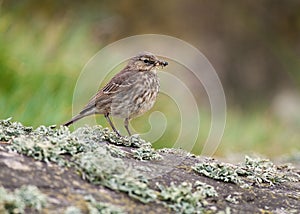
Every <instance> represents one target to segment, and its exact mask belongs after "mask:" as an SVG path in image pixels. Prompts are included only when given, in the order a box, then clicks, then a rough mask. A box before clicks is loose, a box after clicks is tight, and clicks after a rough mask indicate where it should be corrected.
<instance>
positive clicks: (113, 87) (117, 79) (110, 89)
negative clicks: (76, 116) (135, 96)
mask: <svg viewBox="0 0 300 214" xmlns="http://www.w3.org/2000/svg"><path fill="white" fill-rule="evenodd" d="M134 73H136V72H132V71H130V70H123V71H121V72H120V73H118V74H117V75H115V76H114V77H113V78H112V79H111V80H110V81H109V82H108V83H107V84H106V85H105V86H104V87H103V88H102V89H100V90H99V91H98V92H97V93H96V94H95V95H94V96H93V97H92V98H91V99H90V101H89V102H88V104H87V105H86V106H85V107H84V109H83V110H82V111H81V112H80V114H81V113H84V112H86V111H88V110H89V109H91V108H93V107H94V106H95V105H96V103H97V102H99V101H101V100H105V99H109V97H111V96H112V94H114V93H117V92H118V91H119V90H120V89H122V88H125V87H131V86H132V85H133V84H134V81H130V79H131V78H130V76H131V75H133V74H134Z"/></svg>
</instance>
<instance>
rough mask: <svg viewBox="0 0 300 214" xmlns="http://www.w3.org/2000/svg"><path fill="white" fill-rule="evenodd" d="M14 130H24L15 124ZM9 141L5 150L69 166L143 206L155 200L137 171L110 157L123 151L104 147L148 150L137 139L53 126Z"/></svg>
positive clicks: (92, 129) (91, 129)
mask: <svg viewBox="0 0 300 214" xmlns="http://www.w3.org/2000/svg"><path fill="white" fill-rule="evenodd" d="M5 124H6V125H7V127H8V126H9V125H12V126H13V127H14V123H11V122H10V121H8V122H5ZM14 128H16V129H21V130H24V128H22V126H21V125H20V124H19V123H17V126H16V127H14ZM14 128H12V129H14ZM10 140H11V144H10V145H8V146H7V149H9V150H12V151H16V152H19V153H21V154H24V155H27V156H30V157H33V158H35V159H37V160H40V161H45V162H55V163H57V164H59V165H61V166H73V167H75V168H76V169H77V171H78V172H79V174H80V175H81V176H82V178H83V179H85V180H88V181H89V182H92V183H94V184H99V185H104V186H106V187H108V188H111V189H114V190H118V191H122V192H126V193H127V194H128V195H129V196H130V197H133V198H135V199H138V200H140V201H142V202H144V203H147V202H149V201H153V200H155V199H156V194H155V191H154V190H151V189H150V188H149V187H148V185H147V180H146V179H145V178H142V177H141V176H140V175H139V174H138V173H137V171H135V170H129V169H130V166H129V165H127V164H125V163H124V162H123V160H121V159H119V158H117V157H113V156H112V155H113V153H114V154H116V152H117V156H122V155H125V152H124V153H122V150H120V149H119V150H117V148H116V147H114V149H112V147H108V146H107V142H110V143H114V144H118V145H119V144H121V145H123V146H124V145H126V146H134V147H139V148H151V144H150V143H148V142H146V141H144V140H142V139H141V138H140V137H139V136H136V135H135V136H132V137H121V138H120V137H118V136H117V135H116V134H115V133H114V132H110V131H109V130H108V129H102V128H101V127H100V126H94V127H82V128H79V129H77V130H76V131H74V132H73V133H71V132H70V131H69V129H68V128H67V127H63V126H61V127H59V128H57V129H56V128H54V126H50V127H46V126H40V127H38V128H37V129H35V130H32V131H30V132H26V134H24V132H21V135H16V136H14V137H13V136H11V138H10ZM120 154H121V155H120ZM154 154H155V152H154V151H152V153H151V154H150V156H151V155H152V156H153V157H154ZM68 155H69V156H68ZM145 155H146V154H144V156H145Z"/></svg>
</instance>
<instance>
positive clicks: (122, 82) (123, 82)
mask: <svg viewBox="0 0 300 214" xmlns="http://www.w3.org/2000/svg"><path fill="white" fill-rule="evenodd" d="M167 65H168V62H166V61H163V60H161V59H159V58H158V57H157V56H155V55H154V54H152V53H150V52H142V53H139V54H137V55H136V56H134V57H132V58H130V59H129V61H128V63H127V65H126V66H125V67H124V68H123V69H122V70H121V71H120V72H119V73H117V74H116V75H115V76H114V77H113V78H112V79H111V80H110V81H109V82H108V83H107V84H106V85H105V86H104V87H103V88H101V89H100V90H98V92H97V93H96V94H95V95H94V96H93V97H92V98H91V99H90V101H89V102H88V103H87V104H86V106H85V107H84V108H83V110H82V111H81V112H79V114H77V115H76V116H74V117H73V118H72V119H71V120H70V121H68V122H66V123H65V124H64V126H69V125H71V124H73V123H74V122H76V121H78V120H80V119H82V118H84V117H86V116H89V115H94V114H103V115H104V117H105V118H106V120H107V122H108V123H109V125H110V126H111V128H112V129H113V131H114V132H115V133H116V134H117V135H118V136H121V134H120V133H119V131H118V130H117V129H116V127H115V126H114V124H113V122H112V120H111V119H110V116H112V117H118V118H122V119H124V127H125V129H126V131H127V133H128V134H129V136H131V132H130V130H129V127H128V124H129V121H130V120H131V119H133V118H135V117H137V116H140V115H142V114H143V113H145V112H147V111H148V110H150V109H151V108H152V107H153V105H154V103H155V101H156V97H157V95H158V93H159V87H160V83H159V78H158V75H157V70H158V69H159V68H163V67H165V66H167Z"/></svg>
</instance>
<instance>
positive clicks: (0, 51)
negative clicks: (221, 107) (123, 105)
mask: <svg viewBox="0 0 300 214" xmlns="http://www.w3.org/2000/svg"><path fill="white" fill-rule="evenodd" d="M147 33H152V34H166V35H170V36H174V37H177V38H179V39H182V40H184V41H187V42H188V43H190V44H192V45H193V46H195V47H197V48H198V49H199V50H200V51H201V52H202V53H203V54H204V55H205V56H206V57H207V58H208V60H209V61H210V62H211V64H212V65H213V66H214V68H215V70H216V72H217V73H218V75H219V78H220V79H221V82H222V84H223V87H224V91H225V95H226V100H227V108H228V111H227V123H226V128H225V132H224V136H223V139H222V143H221V144H220V146H219V148H218V150H217V152H216V156H222V157H231V156H234V154H252V153H256V154H263V155H265V156H267V157H270V158H278V157H287V156H288V157H289V158H291V159H298V160H299V159H300V154H299V151H300V90H299V87H300V58H299V57H300V1H297V0H287V1H280V0H263V1H259V2H257V1H250V0H249V1H233V0H228V1H226V3H225V2H223V1H221V0H215V1H208V0H202V1H198V0H190V1H180V0H166V1H157V0H153V1H140V0H133V1H120V0H118V1H92V0H87V1H84V3H83V1H67V0H64V1H50V0H46V1H43V2H42V3H41V2H40V1H36V0H27V1H17V0H10V1H8V0H7V1H6V0H2V1H0V116H1V119H4V118H8V117H13V119H14V120H16V121H20V122H22V123H23V124H24V125H27V126H33V127H37V126H39V125H41V124H44V125H52V124H61V123H63V122H65V121H66V120H68V119H69V118H70V117H71V116H72V96H73V90H74V87H75V84H76V80H77V78H78V76H79V74H80V72H81V70H82V68H83V67H84V65H85V64H86V63H87V61H88V60H89V59H90V58H91V57H92V56H93V55H94V54H96V53H97V52H98V51H99V50H100V49H101V48H103V47H104V46H106V45H108V44H110V43H112V42H114V41H116V40H118V39H122V38H124V37H128V36H132V35H136V34H147ZM179 51H180V50H179ZM187 78H188V77H187ZM192 79H193V78H192V77H191V78H190V82H191V84H190V85H191V90H193V89H192V86H193V84H192V82H193V80H192ZM195 87H196V86H195ZM197 87H198V86H197ZM194 91H199V96H198V97H197V96H196V99H197V102H199V103H201V97H202V95H203V94H205V92H203V91H201V90H198V89H194ZM164 102H165V103H164ZM168 102H171V101H168V100H167V99H166V100H165V101H164V96H160V98H159V100H158V101H157V104H156V105H155V107H154V109H156V110H157V109H163V108H165V110H164V109H163V110H161V111H162V112H164V111H165V112H168V114H171V115H170V117H172V118H173V120H174V123H176V118H177V119H178V116H177V115H175V116H174V117H173V116H172V112H173V110H172V109H173V107H172V104H170V105H169V107H166V106H168V105H167V104H166V103H168ZM162 103H163V104H162ZM204 106H206V105H204ZM203 108H205V107H203ZM174 111H175V110H174ZM200 112H201V113H202V114H201V115H200V116H201V118H202V124H207V125H204V127H203V128H201V129H200V134H201V133H203V134H201V135H200V137H199V139H198V141H199V143H198V144H197V145H195V148H194V150H193V152H194V153H196V154H197V153H199V151H201V146H203V141H204V140H205V133H207V132H208V128H209V125H210V124H209V123H210V122H209V119H210V117H209V110H207V111H206V110H203V109H202V110H201V111H200ZM146 117H147V114H146V115H145V116H143V117H141V118H138V119H137V120H134V121H133V122H132V125H133V126H134V127H137V128H136V129H137V130H140V131H143V129H145V130H147V129H149V124H145V125H144V128H143V121H144V120H145V118H146ZM174 118H175V119H174ZM99 120H100V123H101V124H102V125H103V126H107V124H106V122H105V121H104V120H103V119H101V118H99ZM191 125H192V124H191ZM176 131H178V130H177V129H176V127H175V128H174V127H172V128H170V129H167V132H166V134H165V135H164V136H163V137H162V138H161V139H160V140H159V142H158V144H156V147H157V148H161V147H165V146H168V143H167V142H170V141H171V140H173V138H175V137H176Z"/></svg>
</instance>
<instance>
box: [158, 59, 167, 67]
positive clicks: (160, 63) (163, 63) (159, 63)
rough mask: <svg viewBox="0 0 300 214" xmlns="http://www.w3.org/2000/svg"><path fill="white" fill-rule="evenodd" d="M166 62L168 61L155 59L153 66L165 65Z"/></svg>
mask: <svg viewBox="0 0 300 214" xmlns="http://www.w3.org/2000/svg"><path fill="white" fill-rule="evenodd" d="M168 64H169V63H168V62H166V61H162V60H158V61H156V63H155V66H159V65H160V66H161V67H166V66H167V65H168Z"/></svg>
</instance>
